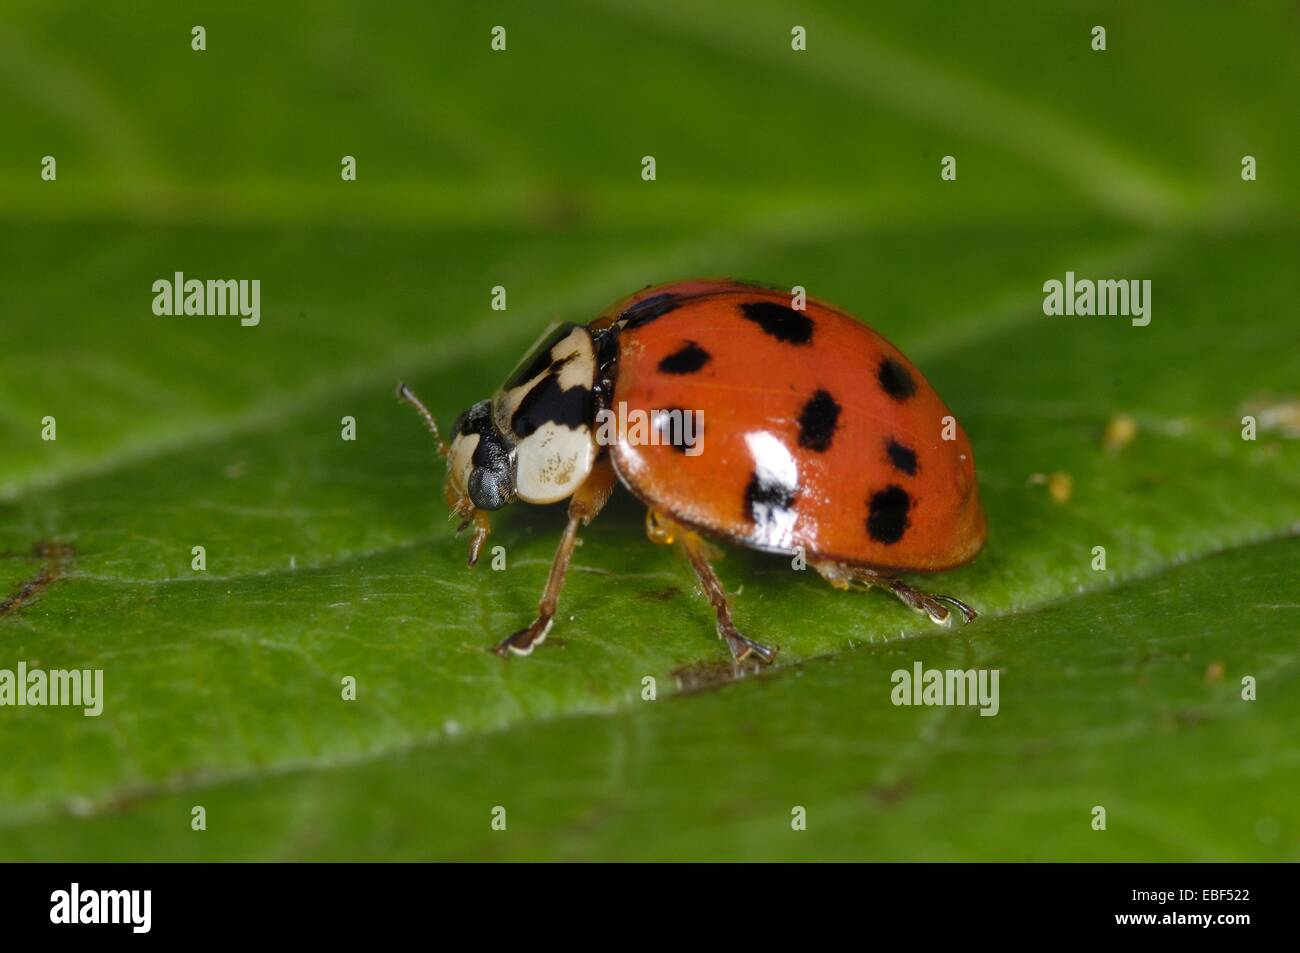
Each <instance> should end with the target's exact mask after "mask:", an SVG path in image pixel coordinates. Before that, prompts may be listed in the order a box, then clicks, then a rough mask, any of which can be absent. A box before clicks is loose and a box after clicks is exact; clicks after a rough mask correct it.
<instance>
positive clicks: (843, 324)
mask: <svg viewBox="0 0 1300 953" xmlns="http://www.w3.org/2000/svg"><path fill="white" fill-rule="evenodd" d="M398 394H399V396H400V397H402V398H403V399H404V400H406V401H408V402H409V403H411V404H413V405H414V406H415V407H416V408H417V409H418V410H419V411H420V413H421V414H422V415H423V416H424V418H425V421H426V423H427V424H428V425H429V427H430V429H431V430H432V431H433V433H434V436H435V439H436V440H437V441H438V446H439V450H440V452H441V453H442V454H443V456H444V457H446V459H447V463H448V467H447V479H446V484H445V490H444V492H445V496H446V498H447V502H448V505H449V506H450V507H451V509H452V511H453V514H455V515H457V516H459V517H460V518H461V520H462V523H461V526H462V528H465V527H467V526H470V525H472V526H474V536H473V539H472V541H471V543H470V563H471V564H473V563H474V562H475V560H476V558H477V555H478V552H479V550H480V549H481V548H482V546H483V543H484V540H485V539H486V538H487V534H488V528H489V527H488V519H487V514H488V512H490V511H491V510H494V509H499V508H501V507H502V506H505V505H506V504H508V503H510V502H512V501H514V500H516V499H520V500H524V501H526V502H533V503H549V502H555V501H558V500H564V499H567V500H569V521H568V525H567V526H566V528H565V531H564V534H563V535H562V537H561V541H560V546H559V549H558V551H557V552H556V556H555V562H554V564H553V566H552V568H551V575H550V578H549V580H548V582H547V586H546V589H545V591H544V593H543V596H542V600H541V603H540V604H539V606H538V614H537V618H536V619H535V620H534V621H533V623H532V624H531V625H530V626H528V627H527V628H525V629H522V630H520V631H519V632H516V633H515V634H513V635H511V636H510V637H509V638H507V639H505V640H504V641H503V642H502V643H501V644H500V645H498V646H497V651H498V652H500V653H502V654H505V653H508V652H509V653H514V654H519V655H526V654H528V653H529V652H531V651H532V650H533V648H535V647H536V646H537V645H538V644H540V643H541V642H542V640H543V639H545V637H546V635H547V633H548V632H549V631H550V628H551V624H552V622H553V619H554V616H555V611H556V607H557V604H558V601H559V596H560V591H561V589H562V588H563V585H564V575H565V571H566V570H567V568H568V564H569V560H570V558H571V556H572V553H573V550H574V548H575V546H576V545H577V534H578V529H579V527H580V526H582V525H584V524H586V523H589V522H590V521H591V520H592V519H593V518H594V517H595V516H596V514H597V513H598V512H599V511H600V509H601V508H602V507H603V506H604V504H605V502H606V501H607V500H608V499H609V496H610V494H611V493H612V492H613V490H614V488H615V485H616V484H617V483H622V485H623V486H624V487H626V488H627V489H628V490H630V491H631V492H632V493H633V494H634V495H635V496H636V497H637V498H638V499H640V500H641V501H642V502H644V503H645V504H646V506H647V507H648V508H649V512H648V516H647V531H648V535H649V536H650V538H651V539H652V540H653V541H655V542H663V543H676V544H679V545H680V546H681V547H682V549H683V551H684V553H685V555H686V557H687V560H688V561H689V563H690V565H691V567H692V569H693V570H694V571H695V573H696V575H697V577H698V578H699V581H700V585H701V588H702V589H703V591H704V594H705V596H706V597H707V598H708V599H709V601H710V602H711V603H712V604H713V606H714V609H715V610H716V613H717V619H718V633H719V635H720V636H721V637H722V638H723V639H724V640H725V641H726V642H727V644H728V646H729V647H730V649H731V651H732V653H733V655H734V656H735V657H736V659H737V660H741V659H745V658H748V657H750V656H757V658H758V659H759V660H761V661H770V660H771V659H772V658H773V657H774V655H775V653H774V652H773V651H772V650H771V649H768V648H767V647H765V646H763V645H762V644H760V643H758V642H754V641H752V640H751V639H749V638H747V637H746V636H744V635H743V634H741V633H740V632H739V631H738V630H737V629H736V627H735V625H734V624H733V623H732V620H731V611H730V606H729V603H728V600H727V597H726V593H725V590H724V589H723V587H722V585H721V583H720V582H719V580H718V578H717V576H716V574H715V573H714V571H713V568H712V566H711V564H710V555H711V552H712V550H711V547H710V545H709V543H708V542H706V539H712V540H718V541H722V542H728V543H732V544H735V545H740V546H746V547H749V548H751V549H757V550H762V551H765V552H772V553H782V554H794V553H802V554H804V556H805V557H806V559H807V562H808V564H810V565H812V566H813V567H814V568H815V569H816V570H817V571H818V572H819V573H820V574H821V575H822V576H823V577H824V578H825V579H826V580H827V581H828V582H830V583H831V584H832V585H834V586H836V587H838V588H845V589H847V588H851V587H877V588H883V589H887V590H889V591H890V592H893V593H894V595H896V596H897V597H898V598H899V599H901V600H902V601H903V602H904V603H905V604H906V605H908V606H909V607H910V608H912V609H915V610H916V611H918V612H922V613H924V614H926V615H928V616H929V617H930V618H931V619H932V620H934V621H935V622H937V623H941V624H943V623H947V622H949V621H950V620H951V611H950V608H949V607H950V606H951V607H955V608H957V609H958V610H959V611H960V612H961V613H962V615H963V616H964V617H965V618H966V619H967V621H969V620H970V619H973V618H974V617H975V613H974V611H973V610H971V609H970V608H969V607H968V606H966V605H965V604H964V603H962V602H959V601H958V600H956V599H953V598H951V597H949V596H933V595H928V594H926V593H922V592H919V591H917V590H915V589H913V588H911V587H910V586H908V585H906V584H905V583H903V582H902V581H901V580H899V579H897V578H896V577H895V576H894V575H893V573H896V572H904V571H906V572H933V571H937V570H941V569H949V568H952V567H955V566H960V565H962V564H963V563H966V562H969V561H970V560H971V559H973V558H974V557H975V555H976V554H977V553H978V552H979V551H980V549H981V548H982V547H983V545H984V541H985V536H986V525H985V519H984V511H983V508H982V507H981V505H980V500H979V490H978V486H977V483H976V477H975V457H974V453H973V451H972V450H971V445H970V441H969V439H968V438H967V436H966V434H965V432H964V431H963V430H962V429H961V428H960V426H957V425H956V424H955V418H954V417H953V415H952V414H951V412H950V411H949V409H948V408H947V406H946V405H945V404H944V402H943V400H942V399H941V398H940V397H939V395H938V394H937V393H936V392H935V390H934V388H932V387H931V386H930V385H929V383H928V382H927V381H926V380H925V378H924V377H923V376H922V375H921V372H920V371H919V370H918V369H917V368H916V366H915V365H913V364H912V362H911V361H909V360H908V359H907V357H906V356H904V355H903V353H902V352H901V351H899V350H898V349H897V348H895V347H894V346H893V345H892V344H890V343H889V342H888V341H886V340H885V339H884V338H883V337H881V336H880V335H879V334H878V333H876V332H875V331H873V330H872V329H871V328H870V327H868V326H867V325H865V324H863V323H862V322H860V321H858V320H856V319H855V318H853V317H851V316H849V315H848V314H847V313H845V312H843V311H840V310H838V309H836V308H834V307H832V306H830V305H827V304H824V303H821V302H817V301H813V300H811V299H809V300H808V301H807V302H806V304H805V306H804V307H802V308H799V309H795V308H793V307H791V298H790V296H789V295H788V294H787V293H785V292H784V291H782V290H780V289H776V288H772V287H768V286H764V285H758V284H753V283H747V282H739V281H726V280H696V281H684V282H676V283H673V284H668V285H660V286H657V287H648V288H646V289H644V290H642V291H640V292H638V293H636V294H634V295H632V296H631V297H629V298H627V299H625V300H623V301H621V302H619V303H618V304H616V305H614V306H613V307H611V308H609V309H607V310H606V311H605V312H604V313H602V314H601V315H600V316H599V317H597V318H596V319H595V320H594V321H592V322H591V323H590V324H587V325H579V324H563V325H558V326H555V327H553V328H551V329H549V330H548V331H547V332H546V333H545V334H543V335H542V337H541V338H540V339H539V340H538V342H537V344H536V345H535V346H534V347H533V348H532V349H531V350H530V352H529V353H528V354H527V355H526V356H525V357H524V359H523V360H522V361H520V363H519V365H518V367H517V369H516V370H515V371H514V372H513V373H512V374H511V375H510V376H509V377H508V378H507V383H506V384H505V386H503V387H502V388H501V389H500V390H498V391H497V392H496V394H495V395H493V397H492V398H491V399H490V400H484V401H480V402H479V403H477V404H475V405H474V406H473V407H471V408H470V409H469V410H468V411H466V412H465V413H464V414H462V415H461V416H460V418H459V419H458V420H457V423H456V426H455V427H454V428H453V433H452V434H451V443H450V445H446V444H444V443H443V442H442V439H441V437H440V436H439V434H438V429H437V425H436V424H435V423H434V420H433V417H432V415H430V414H429V412H428V411H427V410H425V408H424V406H423V404H421V403H420V402H419V400H418V398H416V397H415V395H414V394H413V393H411V392H410V390H408V389H407V388H406V387H405V386H400V387H399V389H398ZM614 407H617V408H618V413H619V414H620V415H623V416H625V417H633V416H636V415H638V414H639V415H641V417H642V418H643V419H657V418H656V415H661V414H663V413H664V412H666V411H676V410H680V411H682V412H683V413H684V414H685V413H693V414H696V415H697V416H698V417H699V419H700V420H702V422H703V432H702V434H701V435H699V436H700V437H701V439H702V441H703V442H702V444H701V446H700V447H698V448H695V450H698V451H699V452H683V447H682V446H680V445H676V444H674V443H673V442H668V441H662V440H646V439H644V434H642V435H641V436H642V439H635V435H636V432H635V430H618V431H616V435H615V436H614V437H613V438H612V439H610V440H609V441H608V442H607V443H606V442H602V441H601V440H598V439H597V434H598V433H604V432H605V431H604V430H602V429H598V427H597V421H598V420H602V419H604V417H603V416H602V415H609V414H612V412H613V410H612V409H613V408H614ZM620 419H622V418H620Z"/></svg>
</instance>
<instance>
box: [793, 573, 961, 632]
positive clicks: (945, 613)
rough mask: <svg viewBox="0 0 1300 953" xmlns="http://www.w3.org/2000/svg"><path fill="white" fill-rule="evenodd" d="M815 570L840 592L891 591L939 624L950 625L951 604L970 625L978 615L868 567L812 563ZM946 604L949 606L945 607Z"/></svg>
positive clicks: (955, 601) (955, 602)
mask: <svg viewBox="0 0 1300 953" xmlns="http://www.w3.org/2000/svg"><path fill="white" fill-rule="evenodd" d="M813 568H815V569H816V570H817V571H818V572H819V573H821V575H822V577H823V578H824V579H825V580H826V581H827V582H829V583H830V584H831V585H832V586H834V587H835V588H837V589H849V588H851V587H853V586H855V585H856V586H859V587H862V588H867V589H885V590H888V591H889V592H892V593H893V594H894V595H895V596H897V597H898V600H899V601H900V602H902V603H903V605H905V606H907V607H908V608H909V609H912V610H914V611H916V612H920V613H922V614H923V615H926V616H929V618H930V621H931V622H934V623H936V624H937V625H951V624H952V612H950V611H949V609H948V606H949V605H951V606H952V607H953V608H955V609H957V611H958V612H960V613H961V614H962V617H963V618H965V620H966V621H967V622H973V621H974V620H975V616H976V615H977V614H978V613H976V612H975V610H974V609H972V608H971V607H970V606H968V605H966V603H964V602H962V601H961V600H960V599H954V598H953V597H952V596H941V595H937V594H936V595H931V594H929V593H925V592H921V591H919V590H917V589H913V588H912V587H911V586H909V585H907V583H905V582H903V581H902V580H901V579H898V578H895V577H894V576H890V575H886V574H885V573H880V572H876V571H875V570H873V569H867V568H866V567H865V566H849V565H846V564H845V563H835V562H817V563H813ZM944 603H947V604H948V605H945V604H944Z"/></svg>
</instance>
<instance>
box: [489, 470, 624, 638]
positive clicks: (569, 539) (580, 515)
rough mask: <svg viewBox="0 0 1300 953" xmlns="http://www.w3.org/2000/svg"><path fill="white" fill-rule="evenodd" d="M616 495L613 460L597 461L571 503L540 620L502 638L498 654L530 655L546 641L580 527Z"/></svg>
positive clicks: (541, 609) (539, 614) (541, 605)
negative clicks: (611, 462) (612, 495)
mask: <svg viewBox="0 0 1300 953" xmlns="http://www.w3.org/2000/svg"><path fill="white" fill-rule="evenodd" d="M613 492H614V468H613V467H612V466H611V465H610V462H609V458H608V457H607V456H606V457H603V458H602V459H600V460H597V461H596V465H595V466H594V467H593V468H592V471H591V475H590V476H588V477H587V479H586V481H585V482H584V483H583V484H582V486H580V487H578V489H577V491H576V492H574V494H573V497H572V498H571V499H570V500H569V522H568V525H567V526H565V527H564V535H563V536H561V537H560V545H559V547H558V548H557V549H556V550H555V559H554V561H553V562H552V563H551V575H550V576H549V577H548V578H547V580H546V589H545V590H543V592H542V601H541V602H539V603H538V604H537V618H535V619H534V620H533V622H532V624H531V625H530V626H528V628H526V629H520V630H519V631H518V632H516V633H514V634H513V635H511V636H510V637H509V638H506V639H502V640H501V642H500V643H498V645H497V647H496V650H495V651H496V653H497V654H498V655H507V654H509V653H512V652H513V653H514V654H515V655H528V654H529V653H531V652H532V650H533V649H535V648H536V647H537V646H539V645H541V644H542V642H543V641H544V640H545V639H546V636H547V633H549V632H550V631H551V624H552V623H553V622H554V621H555V610H556V608H557V607H558V606H559V604H560V593H561V592H562V591H563V590H564V576H565V573H567V572H568V570H569V562H570V560H572V559H573V551H574V550H575V549H577V548H578V527H579V526H586V525H587V524H588V523H590V522H591V521H592V520H593V519H595V518H596V514H597V513H599V512H600V511H601V509H602V508H603V507H604V506H605V504H606V503H607V502H608V501H609V496H610V494H611V493H613Z"/></svg>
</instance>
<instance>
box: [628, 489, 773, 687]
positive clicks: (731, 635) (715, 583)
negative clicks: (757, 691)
mask: <svg viewBox="0 0 1300 953" xmlns="http://www.w3.org/2000/svg"><path fill="white" fill-rule="evenodd" d="M646 535H648V536H649V537H650V539H651V540H653V541H654V542H656V543H672V542H679V543H681V546H682V552H684V553H685V554H686V558H687V560H688V561H689V562H690V564H691V568H692V569H694V570H695V577H696V578H697V579H698V580H699V581H700V588H701V589H703V590H704V595H705V596H706V597H707V598H708V600H709V602H710V604H712V606H713V611H714V612H716V613H717V616H718V637H719V638H720V639H722V640H723V641H724V642H726V643H727V648H729V649H731V654H732V657H733V658H735V660H736V661H737V662H744V661H746V660H748V659H749V658H750V656H755V657H757V658H758V660H759V661H760V662H762V663H763V664H764V665H766V664H768V663H770V662H771V661H772V660H773V659H774V658H776V649H770V648H768V647H767V646H766V645H763V644H762V643H761V642H755V641H754V640H753V639H751V638H749V637H748V636H746V635H745V634H744V633H743V632H741V631H740V630H739V629H737V628H736V624H735V623H734V622H732V621H731V604H730V603H729V602H728V601H727V591H726V590H725V589H723V588H722V581H721V580H720V579H719V578H718V574H717V573H716V572H714V571H713V565H712V564H711V563H710V562H709V559H710V557H711V555H712V552H711V551H712V547H711V546H709V544H708V543H706V542H705V541H704V540H703V539H701V538H700V536H699V535H698V534H696V533H693V532H691V531H690V530H688V529H686V528H684V527H682V526H680V525H678V524H676V523H674V522H672V521H671V520H669V519H667V518H666V517H664V516H663V515H662V514H659V513H656V512H655V511H654V510H650V511H649V512H648V513H647V514H646Z"/></svg>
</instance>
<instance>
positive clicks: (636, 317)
mask: <svg viewBox="0 0 1300 953" xmlns="http://www.w3.org/2000/svg"><path fill="white" fill-rule="evenodd" d="M681 303H682V299H681V298H680V297H679V296H678V295H675V294H673V293H672V292H670V291H665V292H663V293H662V294H657V295H651V296H650V297H648V298H645V299H643V300H641V301H638V302H637V303H636V304H634V305H632V306H631V307H630V308H628V309H627V310H626V311H624V312H623V313H622V314H621V315H619V321H620V322H621V323H622V325H623V327H624V328H639V327H641V326H642V325H643V324H649V323H650V322H651V321H653V320H654V319H655V318H662V317H663V316H664V315H665V314H667V313H668V312H669V311H674V310H676V309H677V308H678V307H680V305H681Z"/></svg>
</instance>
